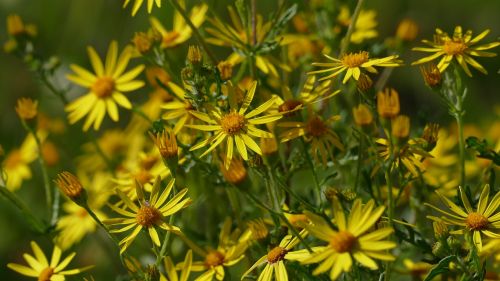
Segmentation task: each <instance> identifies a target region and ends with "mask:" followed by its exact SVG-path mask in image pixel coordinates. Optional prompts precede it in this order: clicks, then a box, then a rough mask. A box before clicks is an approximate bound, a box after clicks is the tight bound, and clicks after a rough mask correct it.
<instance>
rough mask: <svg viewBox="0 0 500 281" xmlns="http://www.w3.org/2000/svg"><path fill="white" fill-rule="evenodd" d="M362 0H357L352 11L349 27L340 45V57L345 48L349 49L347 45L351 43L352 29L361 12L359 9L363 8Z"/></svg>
mask: <svg viewBox="0 0 500 281" xmlns="http://www.w3.org/2000/svg"><path fill="white" fill-rule="evenodd" d="M363 2H364V0H358V4H356V8H355V9H354V14H353V15H352V17H351V22H350V23H349V27H348V28H347V33H346V35H345V37H344V39H342V43H341V45H340V55H343V54H344V53H345V52H346V51H347V48H348V47H349V43H350V42H351V35H352V33H353V32H354V27H355V26H356V22H357V21H358V16H359V13H360V12H361V7H362V6H363Z"/></svg>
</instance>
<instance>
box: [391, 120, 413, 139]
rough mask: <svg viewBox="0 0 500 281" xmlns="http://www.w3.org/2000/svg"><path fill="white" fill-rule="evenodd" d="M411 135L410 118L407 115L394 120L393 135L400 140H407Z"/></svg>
mask: <svg viewBox="0 0 500 281" xmlns="http://www.w3.org/2000/svg"><path fill="white" fill-rule="evenodd" d="M409 134H410V118H409V117H408V116H406V115H399V116H398V117H396V118H394V119H392V135H393V136H394V137H396V138H399V139H404V138H407V137H408V135H409Z"/></svg>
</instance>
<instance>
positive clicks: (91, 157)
mask: <svg viewBox="0 0 500 281" xmlns="http://www.w3.org/2000/svg"><path fill="white" fill-rule="evenodd" d="M130 142H131V139H130V136H128V135H127V134H125V133H124V132H123V131H121V130H118V129H113V130H106V131H104V133H103V134H102V135H101V136H100V137H99V138H98V139H97V144H98V146H99V148H100V151H98V150H97V148H96V145H95V144H94V143H92V142H88V143H85V144H84V145H83V146H82V151H83V154H82V155H81V156H79V157H78V158H77V159H78V170H81V171H86V172H95V171H102V170H106V168H108V163H107V162H106V161H105V160H104V159H103V157H102V156H101V153H102V154H104V155H105V156H106V159H117V158H119V157H123V156H124V155H125V152H127V151H130V150H129V149H128V148H129V147H130Z"/></svg>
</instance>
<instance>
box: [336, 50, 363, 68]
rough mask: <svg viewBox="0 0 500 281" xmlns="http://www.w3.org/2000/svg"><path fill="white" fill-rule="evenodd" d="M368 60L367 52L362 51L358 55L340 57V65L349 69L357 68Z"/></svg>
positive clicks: (351, 54)
mask: <svg viewBox="0 0 500 281" xmlns="http://www.w3.org/2000/svg"><path fill="white" fill-rule="evenodd" d="M368 58H369V55H368V52H366V51H362V52H359V53H350V54H346V55H343V56H342V64H343V65H344V66H347V67H349V68H352V67H358V66H360V65H362V64H363V63H365V62H367V61H368Z"/></svg>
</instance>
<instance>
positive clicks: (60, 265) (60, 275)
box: [7, 241, 93, 281]
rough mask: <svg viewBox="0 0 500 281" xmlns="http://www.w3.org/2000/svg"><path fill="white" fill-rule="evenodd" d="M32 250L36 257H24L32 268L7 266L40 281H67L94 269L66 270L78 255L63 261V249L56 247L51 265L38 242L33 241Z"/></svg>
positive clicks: (72, 255) (11, 264)
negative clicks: (67, 278) (70, 277)
mask: <svg viewBox="0 0 500 281" xmlns="http://www.w3.org/2000/svg"><path fill="white" fill-rule="evenodd" d="M31 249H33V253H34V254H35V256H34V257H33V256H32V255H29V254H24V255H23V257H24V259H25V260H26V262H27V263H28V264H29V266H30V267H27V266H24V265H20V264H17V263H9V264H7V267H8V268H10V269H12V270H14V271H16V272H18V273H20V274H22V275H26V276H29V277H35V278H38V280H39V281H64V280H66V277H65V276H66V275H75V274H78V273H80V272H83V271H85V270H87V269H90V268H92V267H93V266H87V267H83V268H77V269H69V270H64V269H65V268H66V267H67V266H68V264H69V263H70V262H71V260H73V258H74V257H75V255H76V253H71V254H70V255H69V256H67V257H66V258H65V259H63V260H62V261H61V254H62V252H61V249H60V248H59V247H57V246H54V251H53V252H52V257H51V259H50V263H49V261H48V260H47V257H46V256H45V254H44V253H43V252H42V250H41V249H40V247H39V246H38V244H37V243H36V242H34V241H31Z"/></svg>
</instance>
